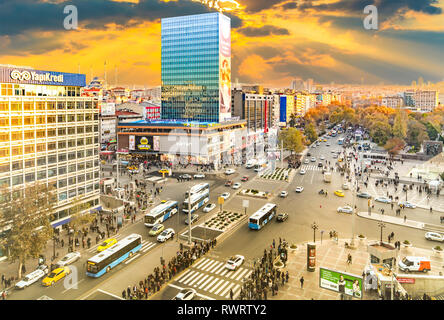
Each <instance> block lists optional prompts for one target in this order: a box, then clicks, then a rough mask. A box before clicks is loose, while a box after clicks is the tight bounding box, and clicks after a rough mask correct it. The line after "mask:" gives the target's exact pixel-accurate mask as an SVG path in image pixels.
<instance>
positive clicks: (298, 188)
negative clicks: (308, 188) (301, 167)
mask: <svg viewBox="0 0 444 320" xmlns="http://www.w3.org/2000/svg"><path fill="white" fill-rule="evenodd" d="M295 191H296V192H297V193H301V192H302V191H304V187H302V186H299V187H296V190H295Z"/></svg>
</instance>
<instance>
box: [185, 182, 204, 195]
mask: <svg viewBox="0 0 444 320" xmlns="http://www.w3.org/2000/svg"><path fill="white" fill-rule="evenodd" d="M203 190H210V184H209V183H199V184H196V185H194V186H192V187H191V189H190V192H191V195H193V194H196V193H199V192H201V191H203ZM185 198H188V191H187V192H185Z"/></svg>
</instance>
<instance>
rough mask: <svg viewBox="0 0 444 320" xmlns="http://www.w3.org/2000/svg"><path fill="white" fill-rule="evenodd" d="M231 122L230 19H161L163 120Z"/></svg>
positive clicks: (212, 16)
mask: <svg viewBox="0 0 444 320" xmlns="http://www.w3.org/2000/svg"><path fill="white" fill-rule="evenodd" d="M230 117H231V21H230V18H228V17H226V16H224V15H223V14H221V13H207V14H199V15H191V16H183V17H173V18H166V19H162V119H165V120H178V121H197V122H215V123H219V122H224V121H226V120H227V119H229V118H230Z"/></svg>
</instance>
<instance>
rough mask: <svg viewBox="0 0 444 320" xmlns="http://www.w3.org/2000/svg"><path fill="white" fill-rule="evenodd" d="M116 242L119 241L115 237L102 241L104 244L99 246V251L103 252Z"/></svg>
mask: <svg viewBox="0 0 444 320" xmlns="http://www.w3.org/2000/svg"><path fill="white" fill-rule="evenodd" d="M116 243H117V240H116V239H114V238H111V239H106V240H105V241H103V242H102V244H101V245H100V246H98V247H97V251H98V252H102V251H103V250H106V249H108V248H109V247H112V246H113V245H115V244H116Z"/></svg>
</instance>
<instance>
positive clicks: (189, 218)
mask: <svg viewBox="0 0 444 320" xmlns="http://www.w3.org/2000/svg"><path fill="white" fill-rule="evenodd" d="M188 244H189V245H191V189H190V190H189V191H188Z"/></svg>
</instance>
